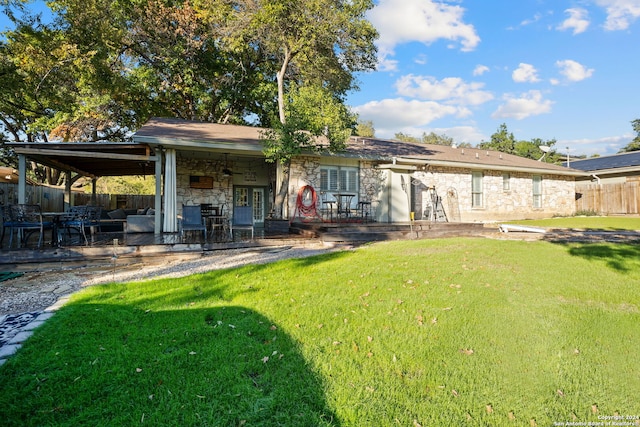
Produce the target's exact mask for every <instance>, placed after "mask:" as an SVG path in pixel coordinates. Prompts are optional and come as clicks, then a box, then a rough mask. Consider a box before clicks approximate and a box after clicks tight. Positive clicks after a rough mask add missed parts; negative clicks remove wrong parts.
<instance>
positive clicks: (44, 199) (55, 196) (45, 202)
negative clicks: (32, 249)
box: [0, 183, 155, 212]
mask: <svg viewBox="0 0 640 427" xmlns="http://www.w3.org/2000/svg"><path fill="white" fill-rule="evenodd" d="M26 196H27V200H26V201H27V203H30V204H36V205H40V206H41V207H42V211H43V212H62V211H63V210H64V190H63V189H60V188H51V187H43V186H38V185H27V194H26ZM92 197H93V195H91V194H85V193H74V194H73V198H74V201H73V204H74V205H76V206H80V205H94V206H102V207H103V208H104V209H117V208H123V209H139V208H146V207H153V206H154V203H155V196H153V195H150V196H149V195H144V196H140V195H131V194H96V195H95V200H94V201H92ZM14 203H18V184H9V183H0V206H5V205H10V204H14Z"/></svg>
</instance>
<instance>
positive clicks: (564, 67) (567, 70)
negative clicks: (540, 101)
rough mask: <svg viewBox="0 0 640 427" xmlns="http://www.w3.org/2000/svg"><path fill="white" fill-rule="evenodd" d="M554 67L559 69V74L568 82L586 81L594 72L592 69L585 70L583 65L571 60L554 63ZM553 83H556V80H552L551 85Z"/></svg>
mask: <svg viewBox="0 0 640 427" xmlns="http://www.w3.org/2000/svg"><path fill="white" fill-rule="evenodd" d="M556 67H558V68H559V69H560V74H562V75H563V76H564V77H565V79H566V80H568V81H570V82H579V81H581V80H584V79H588V78H589V77H591V76H592V75H593V72H594V71H595V70H594V69H593V68H586V67H585V66H584V65H582V64H580V63H579V62H576V61H573V60H571V59H565V60H564V61H556ZM554 82H557V80H555V79H554V80H552V83H554Z"/></svg>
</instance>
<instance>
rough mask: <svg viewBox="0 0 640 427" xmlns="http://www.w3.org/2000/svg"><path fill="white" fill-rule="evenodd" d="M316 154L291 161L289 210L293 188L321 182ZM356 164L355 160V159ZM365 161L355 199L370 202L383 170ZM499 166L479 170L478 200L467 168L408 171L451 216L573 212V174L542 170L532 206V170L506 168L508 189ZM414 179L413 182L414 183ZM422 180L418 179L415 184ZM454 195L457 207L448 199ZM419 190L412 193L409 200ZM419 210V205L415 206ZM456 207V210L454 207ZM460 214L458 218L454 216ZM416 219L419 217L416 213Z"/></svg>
mask: <svg viewBox="0 0 640 427" xmlns="http://www.w3.org/2000/svg"><path fill="white" fill-rule="evenodd" d="M319 160H320V158H319V157H313V156H302V157H298V158H297V159H295V160H294V161H292V163H291V179H290V180H289V201H288V208H289V212H294V210H295V203H296V198H297V195H298V191H299V189H300V188H301V187H303V186H305V185H311V186H312V187H313V188H315V189H316V190H317V191H319V188H320V166H321V165H320V161H319ZM354 166H355V165H354ZM373 166H374V164H373V163H372V162H368V161H360V162H359V168H360V177H359V179H360V183H359V200H366V201H372V202H373V204H374V208H375V207H376V205H377V203H378V202H377V197H378V195H379V194H381V193H382V189H383V188H384V187H385V186H386V185H387V183H386V179H387V175H386V171H383V170H379V169H376V168H374V167H373ZM504 173H507V172H502V171H492V170H485V171H483V179H482V196H483V206H482V207H479V208H474V207H472V206H471V170H470V169H462V168H453V167H433V166H432V167H430V168H429V170H428V171H416V172H414V173H413V184H414V185H413V188H412V190H413V191H414V193H415V192H417V191H422V190H423V189H424V188H427V187H431V186H435V188H436V192H437V193H438V195H439V196H440V197H441V198H442V203H443V206H444V209H445V213H446V214H447V216H448V217H449V218H450V221H456V220H457V221H461V222H478V221H480V222H485V221H504V220H515V219H529V218H530V219H535V218H548V217H551V216H554V215H561V216H569V215H573V214H574V213H575V182H574V179H573V178H572V177H565V176H559V175H547V174H541V177H542V204H541V207H540V208H534V207H533V176H534V174H531V173H523V172H509V175H510V189H509V190H503V186H502V184H503V174H504ZM416 184H418V185H416ZM420 184H421V185H420ZM450 194H453V195H457V202H458V203H457V205H458V207H457V209H456V208H455V207H454V206H452V205H451V203H455V200H456V198H455V197H450V196H449V195H450ZM420 199H421V196H418V195H416V194H414V203H416V204H417V203H418V202H420ZM414 208H416V209H418V210H419V208H420V207H419V206H414ZM455 210H458V211H459V214H458V212H454V211H455ZM457 216H459V218H457ZM416 219H420V218H417V217H416Z"/></svg>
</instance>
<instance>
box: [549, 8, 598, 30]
mask: <svg viewBox="0 0 640 427" xmlns="http://www.w3.org/2000/svg"><path fill="white" fill-rule="evenodd" d="M565 13H567V14H569V17H568V18H567V19H565V20H564V21H563V22H562V24H560V25H559V26H558V27H557V29H558V30H561V31H564V30H571V29H573V34H580V33H583V32H585V31H586V30H587V28H588V27H589V24H590V22H589V19H588V15H589V12H587V11H586V10H585V9H582V8H580V7H576V8H571V9H567V10H565Z"/></svg>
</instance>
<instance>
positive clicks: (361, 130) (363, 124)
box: [355, 120, 376, 138]
mask: <svg viewBox="0 0 640 427" xmlns="http://www.w3.org/2000/svg"><path fill="white" fill-rule="evenodd" d="M355 135H357V136H362V137H365V138H375V136H376V130H375V128H374V127H373V122H372V121H371V120H365V121H361V120H358V122H357V123H356V131H355Z"/></svg>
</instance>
